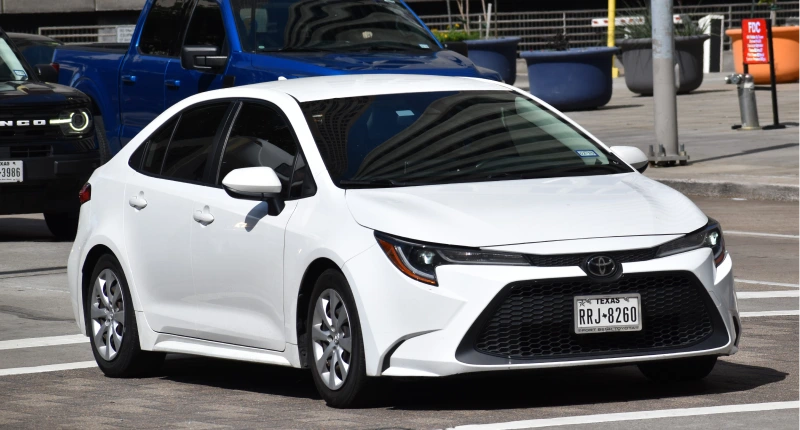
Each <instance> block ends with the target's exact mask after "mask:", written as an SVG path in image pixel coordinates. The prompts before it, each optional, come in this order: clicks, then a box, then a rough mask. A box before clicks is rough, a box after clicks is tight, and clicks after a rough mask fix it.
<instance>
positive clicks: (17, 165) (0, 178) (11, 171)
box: [0, 161, 22, 182]
mask: <svg viewBox="0 0 800 430" xmlns="http://www.w3.org/2000/svg"><path fill="white" fill-rule="evenodd" d="M0 182H22V161H0Z"/></svg>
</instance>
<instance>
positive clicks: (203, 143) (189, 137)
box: [161, 102, 229, 182]
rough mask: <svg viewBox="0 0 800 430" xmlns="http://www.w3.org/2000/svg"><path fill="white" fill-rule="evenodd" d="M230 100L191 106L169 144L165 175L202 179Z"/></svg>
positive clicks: (184, 179)
mask: <svg viewBox="0 0 800 430" xmlns="http://www.w3.org/2000/svg"><path fill="white" fill-rule="evenodd" d="M228 106H229V103H227V102H225V103H217V104H212V105H206V106H202V107H198V108H195V109H191V110H188V111H186V112H184V113H183V115H181V119H180V122H179V123H178V127H177V128H176V129H175V134H174V135H173V137H172V140H171V141H170V143H169V147H168V148H167V154H166V156H165V158H164V168H163V170H162V173H161V174H162V175H163V176H165V177H167V178H170V179H178V180H181V181H191V182H200V181H202V180H203V176H204V172H205V168H206V164H207V162H208V156H209V153H210V152H211V148H212V147H213V144H214V138H215V137H216V135H217V132H218V131H219V129H220V127H221V126H222V123H223V121H224V120H225V114H226V113H227V111H228Z"/></svg>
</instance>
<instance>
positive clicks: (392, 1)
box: [383, 0, 394, 3]
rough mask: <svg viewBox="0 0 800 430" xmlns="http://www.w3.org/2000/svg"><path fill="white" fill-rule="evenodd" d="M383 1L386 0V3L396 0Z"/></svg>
mask: <svg viewBox="0 0 800 430" xmlns="http://www.w3.org/2000/svg"><path fill="white" fill-rule="evenodd" d="M383 1H385V2H386V3H394V0H383Z"/></svg>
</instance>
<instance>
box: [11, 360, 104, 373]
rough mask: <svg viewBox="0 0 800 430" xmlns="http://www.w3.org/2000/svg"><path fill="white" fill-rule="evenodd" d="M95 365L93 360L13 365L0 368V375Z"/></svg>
mask: <svg viewBox="0 0 800 430" xmlns="http://www.w3.org/2000/svg"><path fill="white" fill-rule="evenodd" d="M90 367H97V363H95V362H94V361H78V362H75V363H63V364H48V365H46V366H35V367H15V368H12V369H0V376H11V375H26V374H29V373H44V372H58V371H59V370H75V369H88V368H90Z"/></svg>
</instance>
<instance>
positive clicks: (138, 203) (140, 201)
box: [128, 191, 147, 210]
mask: <svg viewBox="0 0 800 430" xmlns="http://www.w3.org/2000/svg"><path fill="white" fill-rule="evenodd" d="M128 204H129V205H131V207H132V208H134V209H136V210H142V209H144V208H146V207H147V200H145V199H144V193H143V192H141V191H140V192H139V194H138V195H136V196H133V197H131V198H130V199H129V200H128Z"/></svg>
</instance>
